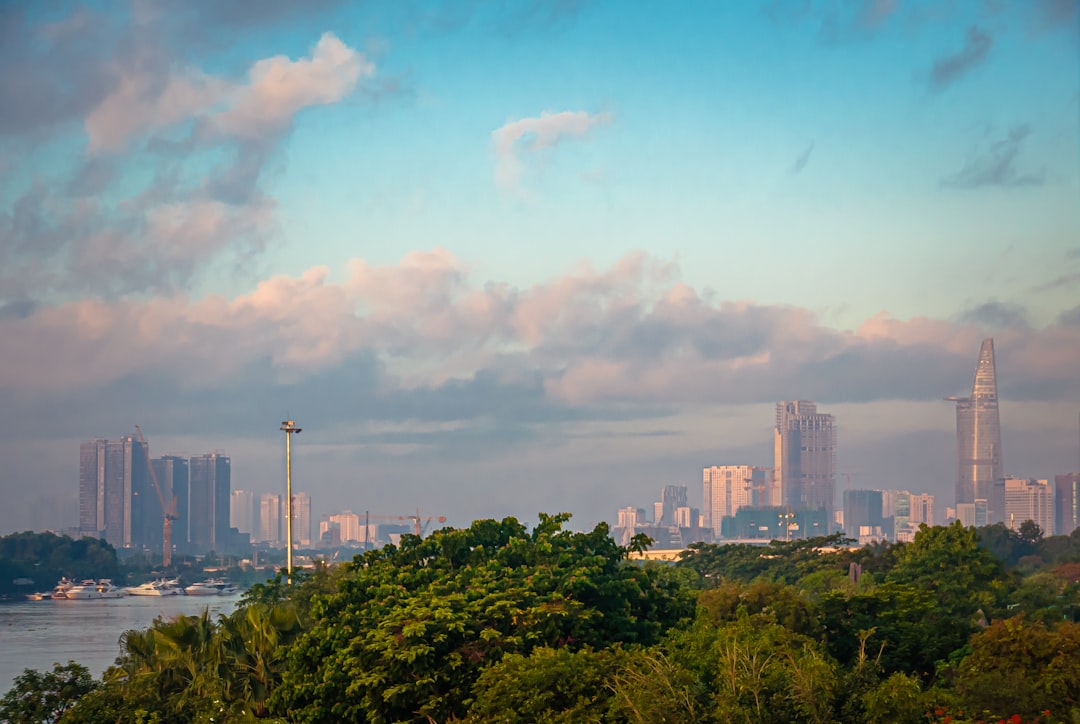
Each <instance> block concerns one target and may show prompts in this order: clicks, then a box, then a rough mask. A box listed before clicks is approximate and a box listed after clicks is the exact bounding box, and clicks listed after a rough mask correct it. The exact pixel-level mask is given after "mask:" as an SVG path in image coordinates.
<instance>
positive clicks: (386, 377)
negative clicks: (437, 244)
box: [0, 249, 1080, 407]
mask: <svg viewBox="0 0 1080 724" xmlns="http://www.w3.org/2000/svg"><path fill="white" fill-rule="evenodd" d="M677 276H678V272H677V269H675V268H674V267H673V266H672V265H671V264H669V263H667V262H664V261H662V260H657V259H655V258H652V257H649V256H646V255H644V254H640V253H635V254H631V255H629V256H627V257H625V258H624V259H622V260H621V261H620V262H618V263H616V264H615V265H613V266H612V267H611V268H609V269H602V270H596V269H593V268H592V267H590V266H588V265H582V266H580V267H579V268H577V269H574V270H573V271H571V272H570V273H568V274H566V275H564V276H562V277H558V278H555V279H552V280H550V281H547V282H544V283H540V284H537V285H534V286H532V287H528V288H515V287H512V286H510V285H508V284H505V283H500V282H488V283H484V284H477V283H475V282H474V281H473V280H471V279H470V277H469V273H468V270H467V268H466V267H465V266H464V265H463V264H462V263H461V262H460V261H459V260H458V259H456V258H455V257H454V256H453V255H452V254H450V253H449V252H448V251H446V250H443V249H435V250H433V251H430V252H414V253H411V254H409V255H407V256H406V257H405V258H404V259H402V261H401V262H400V263H398V264H386V265H380V266H375V265H371V264H369V263H368V262H365V261H363V260H355V261H353V262H352V263H351V265H350V268H349V273H348V274H347V275H346V276H345V278H344V279H343V280H341V281H334V278H333V275H332V274H331V270H329V269H326V268H322V267H319V268H314V269H311V270H308V271H307V272H305V273H304V274H302V275H300V276H298V277H293V276H278V277H274V278H272V279H268V280H265V281H263V282H261V283H259V284H258V286H257V287H255V288H254V289H253V290H252V291H251V292H249V293H247V294H244V295H241V296H238V297H236V298H234V299H226V298H223V297H219V296H208V297H205V298H202V299H197V300H192V299H188V298H186V297H183V296H171V297H165V298H159V299H152V300H149V301H138V300H135V299H127V300H120V301H112V302H106V301H100V300H85V301H81V302H73V303H70V304H65V305H59V306H53V307H41V308H38V309H37V310H36V311H35V312H34V313H32V314H30V315H29V316H26V317H25V318H14V317H9V318H2V319H0V340H4V350H3V352H4V360H5V364H4V365H3V367H2V368H0V389H8V390H18V391H20V392H27V391H33V390H38V391H46V390H48V391H51V392H53V393H56V392H62V391H64V390H74V389H80V388H84V387H86V386H88V385H89V386H100V385H105V384H109V383H110V382H114V381H117V380H121V379H124V378H125V377H127V376H130V375H135V374H151V375H155V376H161V377H162V378H169V379H174V380H176V381H177V384H180V385H181V386H187V387H191V388H197V389H216V388H225V387H228V386H230V385H234V384H237V383H239V382H241V381H243V380H244V379H245V377H246V376H248V375H249V374H250V371H251V370H252V369H255V368H256V367H258V366H259V365H265V364H266V363H267V362H268V363H269V364H270V365H271V367H272V369H273V370H275V371H276V374H277V375H278V377H279V379H281V380H289V381H292V382H296V383H298V384H299V383H303V382H304V381H305V380H317V379H318V378H319V377H320V375H323V374H332V373H335V372H336V371H338V370H341V369H344V368H345V367H347V366H348V365H349V364H350V361H351V360H355V359H357V358H358V357H363V358H366V359H374V360H377V361H378V363H379V364H380V365H381V369H382V370H383V377H382V379H381V382H380V384H382V385H384V386H385V388H386V390H387V391H393V390H401V389H430V388H432V387H436V386H439V385H441V384H444V383H446V382H448V381H454V380H457V381H462V380H469V379H473V378H475V377H476V376H477V375H481V374H488V375H494V376H495V378H496V379H508V380H509V379H514V380H523V379H524V380H534V381H536V382H537V383H538V384H539V385H541V386H542V389H543V390H544V392H545V394H546V396H547V398H548V400H549V401H551V402H552V403H553V404H557V405H561V406H570V407H573V406H588V405H597V404H609V403H613V404H619V405H630V406H635V405H638V406H643V407H648V406H655V405H696V404H702V403H708V404H716V403H726V402H760V401H763V400H766V401H767V400H774V399H783V398H786V397H791V396H801V397H806V398H809V399H821V400H834V401H860V400H873V399H935V398H939V397H942V396H945V395H949V394H958V393H963V392H964V388H965V387H966V386H967V385H969V384H970V374H971V369H972V365H973V364H974V358H975V355H976V354H977V351H978V343H979V340H980V339H981V338H982V337H983V336H986V335H987V334H989V333H991V332H992V333H993V334H994V336H995V338H996V340H997V349H998V355H999V357H998V360H999V361H998V364H999V373H1000V374H999V376H1000V377H1001V379H1002V390H1003V396H1008V395H1013V396H1014V398H1016V399H1080V381H1078V379H1077V377H1076V374H1075V371H1076V368H1077V366H1078V365H1080V327H1077V326H1072V325H1069V324H1066V323H1059V324H1054V325H1050V326H1047V327H1044V328H1042V329H1034V328H1031V327H1029V326H1026V325H1024V326H1016V327H1008V328H1002V329H997V330H987V329H983V328H979V327H977V326H973V325H971V324H961V323H953V322H945V321H940V320H932V319H924V318H916V319H912V320H896V319H892V318H890V317H888V316H887V315H884V314H882V315H877V316H875V317H873V318H871V319H869V320H867V321H866V322H865V323H864V324H863V325H862V326H861V327H860V328H859V329H857V330H856V331H843V330H836V329H832V328H829V327H827V326H825V325H824V324H822V323H821V321H820V320H819V319H818V318H817V317H816V316H815V315H814V314H813V313H812V312H810V311H808V310H806V309H802V308H798V307H790V306H772V305H762V304H757V303H754V302H749V301H742V302H728V301H713V294H712V293H711V292H709V291H708V290H704V291H702V292H699V291H697V290H694V289H692V288H691V287H689V286H687V285H686V284H684V283H682V282H680V281H679V280H678V279H677Z"/></svg>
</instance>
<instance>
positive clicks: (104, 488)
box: [79, 435, 162, 548]
mask: <svg viewBox="0 0 1080 724" xmlns="http://www.w3.org/2000/svg"><path fill="white" fill-rule="evenodd" d="M146 458H147V445H145V444H144V443H140V442H139V441H138V440H136V439H135V437H134V436H133V435H125V436H124V437H121V438H120V439H119V440H101V439H99V440H91V441H89V442H85V443H82V444H81V445H80V446H79V531H80V532H81V533H82V534H84V535H92V536H100V537H102V538H104V539H105V540H107V541H108V542H109V543H111V544H112V545H113V546H115V547H117V548H133V547H142V546H147V545H151V544H153V543H154V542H155V540H156V541H157V542H159V543H160V540H161V520H162V518H161V506H160V504H159V503H158V500H157V497H156V493H155V492H154V491H153V490H152V489H151V487H152V486H151V484H150V480H149V478H150V475H149V473H148V470H147V466H146ZM155 531H156V535H155Z"/></svg>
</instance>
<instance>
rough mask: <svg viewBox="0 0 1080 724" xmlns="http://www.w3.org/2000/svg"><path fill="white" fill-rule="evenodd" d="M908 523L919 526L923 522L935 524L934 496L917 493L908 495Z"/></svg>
mask: <svg viewBox="0 0 1080 724" xmlns="http://www.w3.org/2000/svg"><path fill="white" fill-rule="evenodd" d="M908 511H909V512H908V516H909V517H908V523H909V524H910V525H911V526H912V527H913V528H918V527H919V526H920V525H922V524H923V523H926V524H927V525H929V526H933V525H934V496H933V495H929V494H928V493H917V494H914V493H913V494H911V495H909V496H908Z"/></svg>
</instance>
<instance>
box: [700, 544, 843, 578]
mask: <svg viewBox="0 0 1080 724" xmlns="http://www.w3.org/2000/svg"><path fill="white" fill-rule="evenodd" d="M843 541H844V536H843V534H842V533H835V534H833V535H830V536H822V537H818V538H807V539H805V540H795V541H772V542H771V543H769V544H768V545H766V546H756V545H723V544H707V543H695V544H693V545H691V546H690V547H689V549H688V550H687V552H686V554H684V556H683V558H682V560H681V561H680V562H679V565H682V566H689V567H690V568H692V569H693V570H695V571H697V573H698V574H699V575H700V576H701V577H702V578H703V579H705V580H708V581H711V582H712V585H718V584H719V583H721V582H722V581H742V582H744V583H750V582H752V581H772V582H775V583H787V584H793V583H795V582H797V581H800V580H802V579H803V578H804V577H806V576H808V575H809V574H811V573H815V572H817V571H838V572H841V573H842V574H843V575H845V576H846V575H847V571H848V565H849V563H850V562H851V561H853V560H856V557H855V556H854V555H853V554H852V553H851V552H850V551H848V550H846V549H841V550H836V547H837V546H839V545H841V544H842V543H843ZM822 549H825V550H822ZM830 549H832V552H826V551H829V550H830Z"/></svg>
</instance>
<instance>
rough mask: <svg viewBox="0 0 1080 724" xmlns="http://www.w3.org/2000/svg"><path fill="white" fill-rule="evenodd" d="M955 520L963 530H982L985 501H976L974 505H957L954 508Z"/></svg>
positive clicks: (984, 520)
mask: <svg viewBox="0 0 1080 724" xmlns="http://www.w3.org/2000/svg"><path fill="white" fill-rule="evenodd" d="M956 519H957V520H959V521H960V523H961V525H963V526H964V527H965V528H972V527H974V528H982V527H983V526H985V525H986V524H987V523H986V501H985V500H982V499H978V500H976V501H975V502H974V503H959V504H957V506H956Z"/></svg>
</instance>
